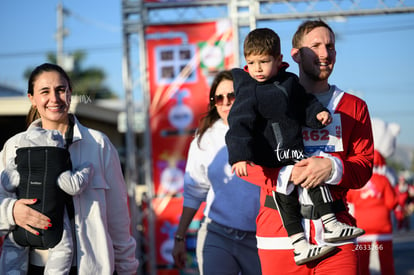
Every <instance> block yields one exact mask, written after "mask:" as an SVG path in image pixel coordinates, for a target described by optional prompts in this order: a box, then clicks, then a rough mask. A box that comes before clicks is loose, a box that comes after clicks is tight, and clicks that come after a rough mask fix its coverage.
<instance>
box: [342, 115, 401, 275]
mask: <svg viewBox="0 0 414 275" xmlns="http://www.w3.org/2000/svg"><path fill="white" fill-rule="evenodd" d="M372 129H373V136H374V148H375V151H374V169H373V174H372V177H371V179H370V180H369V181H368V183H367V184H366V185H365V186H364V187H363V188H361V189H357V190H350V191H349V192H348V202H349V203H350V204H351V209H353V212H354V217H355V219H356V220H357V226H359V227H360V228H362V229H364V230H365V232H366V233H365V235H364V236H361V237H359V238H358V239H357V242H358V244H357V245H356V250H357V252H358V254H359V260H360V265H359V268H360V273H361V274H370V256H372V255H374V254H375V253H374V252H378V257H379V267H375V266H374V267H373V268H374V269H379V270H380V271H381V273H380V274H385V275H393V274H395V269H394V258H393V250H392V219H391V213H392V210H393V209H394V208H395V207H396V205H397V197H396V195H395V192H394V190H393V186H392V179H391V178H390V176H389V173H388V171H389V169H388V168H387V164H386V158H387V157H389V156H391V155H392V154H393V153H394V151H395V147H396V138H397V135H398V134H399V131H400V127H399V125H398V124H395V123H387V122H385V121H382V120H379V119H373V120H372Z"/></svg>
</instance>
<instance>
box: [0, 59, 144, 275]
mask: <svg viewBox="0 0 414 275" xmlns="http://www.w3.org/2000/svg"><path fill="white" fill-rule="evenodd" d="M71 93H72V88H71V83H70V79H69V77H68V75H67V74H66V72H65V71H64V70H63V69H62V68H61V67H59V66H57V65H54V64H48V63H45V64H42V65H40V66H38V67H36V68H35V69H34V70H33V72H32V74H31V75H30V78H29V83H28V96H29V99H30V102H31V104H32V106H31V112H30V115H31V118H34V117H39V118H38V119H36V120H35V121H33V122H32V123H31V124H30V126H29V128H28V129H27V130H26V131H25V132H22V133H19V134H17V135H15V136H13V137H11V138H10V139H9V140H8V141H7V142H6V143H5V145H4V148H3V150H2V151H1V152H0V172H1V173H2V185H1V186H0V216H1V217H7V218H4V219H1V220H0V233H1V234H2V235H5V234H7V237H6V239H5V242H4V245H3V251H2V254H1V258H0V273H1V274H3V273H6V272H9V271H16V272H23V273H25V274H26V273H27V274H43V272H46V273H47V272H50V273H65V274H67V273H69V270H70V273H69V274H88V273H90V271H91V270H94V272H96V273H99V274H113V273H114V272H117V273H118V274H136V272H137V268H138V260H137V259H136V258H135V247H136V244H135V240H134V238H133V237H132V236H131V235H130V232H129V228H130V218H129V214H128V206H127V193H126V186H125V182H124V179H123V175H122V171H121V166H120V161H119V157H118V154H117V151H116V149H115V147H114V146H113V145H112V143H111V142H110V141H109V139H108V137H107V136H105V135H104V134H103V133H101V132H98V131H96V130H93V129H89V128H86V127H84V126H83V125H81V124H80V123H79V121H78V120H77V118H76V117H75V116H74V115H72V114H70V113H69V109H70V101H71ZM31 118H29V120H30V119H31ZM51 133H52V135H51ZM33 136H35V137H36V139H37V140H38V142H36V144H33V141H34V139H33ZM57 140H61V142H59V144H61V145H60V147H59V148H57V147H58V146H57V143H56V142H55V141H57ZM34 145H35V146H36V148H37V149H40V150H41V151H42V152H43V153H44V154H43V155H45V156H46V157H45V158H42V160H43V159H45V161H39V159H36V158H35V157H31V156H32V155H31V154H27V156H28V157H27V161H25V162H21V161H20V159H21V158H20V157H19V152H20V151H21V150H22V149H25V150H27V149H29V151H30V150H31V149H34V148H28V147H27V146H29V147H30V146H33V147H34ZM45 145H46V146H45ZM39 146H42V147H39ZM52 149H62V150H63V151H65V154H66V155H69V156H70V158H69V161H67V159H66V160H64V161H65V162H69V164H68V165H60V164H61V163H60V162H61V160H60V159H59V158H56V157H51V158H50V159H49V158H48V157H49V156H51V155H50V154H49V151H54V150H52ZM16 156H17V157H16ZM14 163H16V164H14ZM58 164H59V165H60V166H59V167H63V168H62V171H63V172H62V171H60V170H59V172H58V173H55V174H53V175H51V174H52V173H49V171H54V172H56V171H55V170H56V169H54V167H55V165H58ZM27 166H29V168H27ZM35 166H36V168H38V170H39V171H42V172H43V173H45V174H46V175H45V177H44V178H43V177H40V180H36V181H34V182H33V183H35V184H36V185H45V186H46V185H47V182H48V181H49V180H50V181H52V182H56V181H57V182H58V184H59V182H61V179H62V177H65V174H66V175H69V176H71V175H73V174H76V175H77V176H76V175H75V178H73V177H72V178H70V179H69V180H68V181H67V182H68V187H69V188H67V189H66V190H65V189H64V188H62V187H61V185H60V184H59V187H61V188H62V190H64V191H65V192H66V193H67V194H66V195H67V196H68V195H71V196H69V198H67V197H66V200H65V213H63V214H62V213H61V215H59V216H58V217H62V216H66V215H67V217H68V219H67V222H66V228H67V230H66V231H65V230H64V231H63V235H62V239H61V241H60V242H59V244H58V245H56V246H54V247H53V248H49V247H46V248H49V249H45V247H39V246H33V245H27V244H21V243H19V244H18V243H17V242H15V241H14V239H13V234H8V233H10V232H12V231H13V230H15V228H16V227H17V228H19V229H23V230H26V233H25V235H27V236H29V237H30V236H32V235H31V234H33V236H40V237H42V236H43V233H44V230H46V231H54V230H55V228H56V227H57V226H56V225H57V224H59V222H61V221H60V219H61V218H55V217H54V216H52V215H48V216H46V215H44V214H42V213H40V212H38V211H36V210H35V206H37V205H38V204H40V203H47V202H46V201H45V200H43V197H42V196H35V195H34V194H33V193H30V194H29V196H28V197H27V196H26V198H24V199H23V198H20V194H19V192H16V194H14V193H11V192H10V190H9V189H8V188H7V187H10V186H5V185H3V183H4V182H7V181H4V180H3V178H7V179H9V181H10V182H12V184H13V185H14V186H19V184H20V179H22V178H24V177H26V176H27V175H28V178H29V179H30V178H31V177H36V176H38V175H37V173H33V170H32V169H31V168H32V167H35ZM88 167H89V168H88ZM85 169H86V170H88V169H89V171H86V170H85ZM13 170H17V171H18V173H14V174H13V173H12V171H13ZM61 172H62V173H61ZM32 173H33V174H32ZM10 175H11V176H10ZM13 175H14V176H13ZM56 177H58V179H56ZM42 179H44V180H42ZM30 183H32V181H31V182H30ZM17 190H18V189H17ZM51 199H52V200H53V198H51ZM54 199H55V200H57V199H56V198H54ZM108 205H111V207H107V206H108ZM111 225H117V226H111ZM75 228H76V230H74V229H75ZM86 228H87V230H86ZM72 232H73V233H72ZM74 240H76V241H74ZM102 247H105V249H102ZM59 248H63V250H59V252H60V253H54V249H59ZM72 248H73V249H72ZM52 249H53V250H52ZM16 251H17V252H16ZM62 251H65V252H64V253H61V252H62ZM55 255H61V257H54V256H55ZM6 259H7V260H6Z"/></svg>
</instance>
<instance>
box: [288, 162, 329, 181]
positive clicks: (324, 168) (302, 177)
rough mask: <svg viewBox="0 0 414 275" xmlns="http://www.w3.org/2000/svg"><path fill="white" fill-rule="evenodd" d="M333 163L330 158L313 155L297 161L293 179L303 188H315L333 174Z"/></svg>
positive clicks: (293, 170)
mask: <svg viewBox="0 0 414 275" xmlns="http://www.w3.org/2000/svg"><path fill="white" fill-rule="evenodd" d="M331 169H332V164H331V160H330V159H328V158H321V157H311V158H307V159H303V160H301V161H300V162H298V163H296V164H295V166H294V167H293V169H292V175H291V177H290V179H291V181H293V183H294V184H295V185H300V186H302V187H303V188H313V187H316V186H318V185H321V184H323V183H325V181H326V180H328V178H329V175H330V174H331Z"/></svg>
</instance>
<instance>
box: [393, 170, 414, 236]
mask: <svg viewBox="0 0 414 275" xmlns="http://www.w3.org/2000/svg"><path fill="white" fill-rule="evenodd" d="M411 189H412V188H411ZM394 191H395V193H396V196H397V201H398V204H397V207H396V208H395V209H394V216H395V220H396V227H397V230H398V231H400V230H407V231H408V230H410V219H409V217H410V214H411V213H412V210H411V211H410V185H409V184H408V182H407V176H406V175H404V174H402V175H400V176H399V177H398V183H397V185H396V186H395V187H394ZM411 198H413V192H411ZM411 208H412V207H411Z"/></svg>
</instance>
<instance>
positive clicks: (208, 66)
mask: <svg viewBox="0 0 414 275" xmlns="http://www.w3.org/2000/svg"><path fill="white" fill-rule="evenodd" d="M145 40H146V48H147V60H148V64H147V65H148V66H147V68H148V76H149V92H150V107H149V110H150V127H151V143H152V168H153V181H154V193H155V199H154V200H153V206H154V210H155V211H154V212H155V215H156V218H155V219H156V232H155V237H156V241H157V244H156V246H157V248H156V249H157V265H159V266H163V265H168V264H171V263H172V256H171V253H170V252H171V251H172V246H173V236H174V234H175V231H176V229H177V226H178V221H179V218H180V214H181V210H182V197H181V198H180V197H179V196H178V197H176V196H175V195H177V194H181V193H182V191H183V183H184V169H185V165H186V158H187V152H188V147H189V144H190V142H191V140H192V139H193V137H194V132H195V130H196V128H197V127H198V123H199V120H200V117H201V115H202V114H203V113H205V112H206V111H207V106H208V95H209V90H210V84H211V81H212V80H213V78H214V76H215V75H216V73H217V72H218V71H220V70H223V69H228V68H231V67H233V63H234V62H233V50H232V49H233V41H232V29H231V24H230V22H229V21H228V20H224V21H217V22H208V23H197V24H181V25H162V26H150V27H147V28H146V30H145ZM201 216H202V215H198V218H196V219H195V222H199V220H200V218H201ZM197 219H198V221H197Z"/></svg>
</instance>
